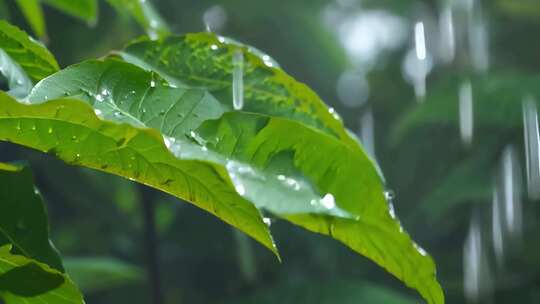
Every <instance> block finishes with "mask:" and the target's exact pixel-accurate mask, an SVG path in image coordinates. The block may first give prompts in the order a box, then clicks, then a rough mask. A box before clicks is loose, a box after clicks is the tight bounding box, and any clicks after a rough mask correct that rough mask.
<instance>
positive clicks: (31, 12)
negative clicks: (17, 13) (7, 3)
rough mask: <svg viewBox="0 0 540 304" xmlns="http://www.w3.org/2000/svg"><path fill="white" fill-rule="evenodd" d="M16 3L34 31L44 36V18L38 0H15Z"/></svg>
mask: <svg viewBox="0 0 540 304" xmlns="http://www.w3.org/2000/svg"><path fill="white" fill-rule="evenodd" d="M17 4H18V5H19V8H20V9H21V11H22V13H23V15H24V17H25V18H26V20H27V21H28V23H29V24H30V26H31V27H32V30H33V31H34V33H36V35H38V36H39V37H43V36H45V34H46V30H45V18H44V17H43V10H42V8H41V4H40V3H39V0H17Z"/></svg>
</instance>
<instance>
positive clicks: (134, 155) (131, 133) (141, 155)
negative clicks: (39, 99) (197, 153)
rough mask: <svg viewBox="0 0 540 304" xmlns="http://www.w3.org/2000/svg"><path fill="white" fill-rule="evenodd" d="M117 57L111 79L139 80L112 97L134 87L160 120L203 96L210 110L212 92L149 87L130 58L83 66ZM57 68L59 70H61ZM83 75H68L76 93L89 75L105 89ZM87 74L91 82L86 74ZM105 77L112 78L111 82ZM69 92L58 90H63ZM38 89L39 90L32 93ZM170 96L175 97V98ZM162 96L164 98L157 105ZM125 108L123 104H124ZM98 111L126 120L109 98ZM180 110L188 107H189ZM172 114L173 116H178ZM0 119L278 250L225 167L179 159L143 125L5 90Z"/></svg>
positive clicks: (15, 136)
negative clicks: (22, 98) (24, 99)
mask: <svg viewBox="0 0 540 304" xmlns="http://www.w3.org/2000/svg"><path fill="white" fill-rule="evenodd" d="M114 64H122V66H121V67H123V68H124V69H123V70H121V71H120V73H118V72H119V71H118V70H116V71H114V70H113V71H112V72H113V74H112V76H113V79H115V80H117V81H118V80H121V79H122V78H123V79H127V78H124V76H130V75H131V76H133V78H132V79H130V80H129V81H128V82H126V83H123V84H124V85H126V84H129V83H130V82H132V81H133V80H135V82H134V83H133V82H132V84H134V85H135V86H133V87H132V86H129V87H128V89H127V91H124V90H116V91H114V90H111V91H109V92H115V96H114V97H115V98H116V97H120V96H124V98H125V97H126V95H123V94H127V93H129V95H127V97H129V99H128V101H130V102H129V104H131V103H132V102H137V100H138V101H141V100H142V98H143V96H146V95H147V97H144V98H145V100H146V101H151V102H152V107H148V108H147V110H146V113H147V114H146V115H152V117H153V118H155V119H156V120H153V123H155V124H157V125H159V124H161V121H163V119H161V120H159V117H160V116H159V113H161V110H160V109H167V108H169V107H170V106H171V105H177V106H179V107H180V108H182V107H187V110H188V111H189V109H191V108H194V107H193V106H196V104H197V103H200V104H202V105H203V106H200V107H199V110H200V111H205V109H206V107H205V106H204V104H205V103H206V104H208V103H212V102H213V101H212V99H211V96H209V95H206V94H205V93H204V92H200V91H196V90H194V91H186V90H183V89H174V88H170V87H165V86H163V84H162V82H161V81H159V80H157V79H156V80H155V81H156V88H155V89H150V88H149V83H150V81H151V79H152V77H153V76H152V75H151V74H150V73H144V72H143V71H141V70H139V69H138V68H136V67H132V66H130V65H129V64H125V63H115V62H112V61H109V62H107V63H99V62H89V63H86V64H84V65H83V68H88V67H90V68H92V66H96V67H97V68H99V69H101V68H103V67H106V66H107V65H114ZM74 69H77V67H73V68H71V69H67V70H65V71H64V72H65V73H70V71H73V70H74ZM75 71H76V70H75ZM59 75H60V76H62V74H59ZM83 76H85V77H86V79H79V78H72V79H71V80H73V84H74V85H75V84H76V87H75V88H76V92H77V93H80V92H81V89H79V85H81V84H83V85H84V83H85V82H86V83H87V84H88V85H89V86H92V85H93V88H92V90H93V91H92V92H95V95H94V96H98V95H99V94H100V93H103V89H104V88H105V87H97V86H96V85H97V82H98V80H99V78H106V77H102V76H101V75H99V74H94V75H83ZM89 76H91V78H92V80H93V83H92V82H90V79H88V77H89ZM119 76H120V78H119ZM67 79H69V78H67ZM141 82H142V83H141ZM46 83H47V82H45V84H46ZM104 83H105V84H106V85H109V84H107V82H104ZM142 84H144V85H142ZM43 85H44V83H42V86H43ZM66 89H67V87H66ZM132 90H135V94H131V91H132ZM46 91H49V92H50V94H51V95H49V96H51V97H52V96H54V95H55V94H56V93H59V92H60V91H57V92H56V93H55V92H53V90H52V88H51V89H50V90H49V89H47V90H46ZM37 92H39V89H38V91H37ZM64 92H65V91H63V90H62V91H61V93H62V94H64ZM117 94H120V95H117ZM184 94H185V97H184V98H185V99H187V97H190V96H191V97H190V98H192V99H191V100H188V101H187V102H189V103H191V106H190V104H189V103H186V104H182V103H180V102H179V101H182V96H183V95H184ZM36 96H37V95H36V94H34V98H35V97H36ZM101 96H102V97H103V95H101ZM167 96H168V98H166V97H167ZM171 97H174V98H172V99H171ZM94 101H95V100H94ZM160 101H162V102H166V103H167V104H161V105H160V103H159V102H160ZM103 104H105V103H103ZM124 106H129V105H128V102H125V103H124ZM122 109H124V110H125V108H122ZM135 109H137V107H135ZM171 109H172V108H171ZM96 110H98V111H102V113H103V114H105V115H107V117H108V119H110V120H112V121H115V122H122V121H123V120H124V118H123V117H122V116H123V114H122V113H124V112H121V113H119V112H120V111H119V110H112V111H111V110H110V109H107V106H105V105H104V106H102V107H101V110H99V109H96ZM140 110H141V111H143V108H142V107H141V109H140ZM176 111H179V109H178V108H177V110H175V111H173V112H172V113H174V115H176V113H177V112H176ZM183 111H186V108H184V109H183ZM191 113H192V115H191V117H190V118H186V119H185V120H184V122H185V124H189V123H196V121H197V118H196V117H195V115H198V113H200V112H198V111H192V112H191ZM164 114H165V113H164ZM149 117H150V116H149ZM174 117H175V119H176V116H174ZM0 125H1V127H0V140H6V141H12V142H14V143H18V144H22V145H25V146H29V147H32V148H35V149H38V150H41V151H45V152H51V153H55V154H56V155H57V156H58V157H59V158H60V159H62V160H64V161H66V162H68V163H71V164H77V165H81V166H85V167H89V168H94V169H98V170H102V171H105V172H109V173H113V174H116V175H120V176H124V177H126V178H130V179H132V180H135V181H139V182H141V183H143V184H146V185H149V186H152V187H154V188H156V189H160V190H162V191H164V192H167V193H170V194H172V195H175V196H177V197H181V198H184V199H186V200H187V201H190V202H192V203H194V204H195V205H197V206H198V207H200V208H202V209H204V210H207V211H208V212H210V213H212V214H214V215H216V216H218V217H219V218H221V219H223V220H224V221H225V222H227V223H229V224H231V225H233V226H235V227H237V228H238V229H240V230H242V231H244V232H245V233H247V234H248V235H250V236H251V237H253V238H254V239H256V240H257V241H259V242H261V243H262V244H264V245H265V246H267V247H268V248H269V249H270V250H272V251H273V252H275V253H276V254H277V251H276V248H275V245H274V244H273V241H272V238H271V236H270V234H269V231H268V227H267V226H266V225H265V224H264V222H263V220H262V218H261V216H260V213H259V211H258V210H257V209H256V208H255V207H254V206H253V205H252V204H251V203H249V202H248V201H246V200H245V199H243V198H242V197H240V196H239V195H238V194H237V193H236V192H235V191H234V188H233V187H232V183H231V181H230V179H229V177H228V175H227V171H226V170H225V168H223V167H221V166H219V165H215V164H212V163H209V162H205V161H197V160H181V159H178V158H176V157H174V156H173V155H172V154H171V153H170V152H169V150H168V149H167V147H166V146H165V144H164V142H163V135H161V134H159V133H158V132H157V131H156V130H147V129H143V130H141V129H137V128H134V127H132V126H129V125H125V124H124V125H118V124H117V123H112V122H109V121H104V120H102V119H100V118H98V117H97V116H96V115H95V113H94V109H93V108H91V107H89V106H88V105H87V104H85V103H82V102H80V101H75V100H56V101H51V102H47V103H45V104H42V105H33V106H28V105H23V104H20V103H18V102H16V101H15V100H13V99H12V98H10V97H9V96H8V95H5V94H3V93H0ZM169 131H170V130H169ZM169 134H170V133H169Z"/></svg>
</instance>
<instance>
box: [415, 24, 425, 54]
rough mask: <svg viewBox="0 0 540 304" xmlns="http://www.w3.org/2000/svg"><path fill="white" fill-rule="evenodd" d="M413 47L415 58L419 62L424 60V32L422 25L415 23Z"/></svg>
mask: <svg viewBox="0 0 540 304" xmlns="http://www.w3.org/2000/svg"><path fill="white" fill-rule="evenodd" d="M414 45H415V50H416V57H417V58H418V59H419V60H425V59H426V56H427V51H426V34H425V31H424V23H423V22H417V23H416V24H415V25H414Z"/></svg>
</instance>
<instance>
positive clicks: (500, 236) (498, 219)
mask: <svg viewBox="0 0 540 304" xmlns="http://www.w3.org/2000/svg"><path fill="white" fill-rule="evenodd" d="M499 191H500V190H499V188H498V187H497V183H495V187H494V188H493V197H492V205H491V208H492V209H491V226H492V227H491V228H492V237H493V249H494V250H495V258H496V260H497V265H498V266H499V267H502V264H503V260H504V232H503V226H504V223H503V219H502V216H501V206H500V205H501V200H500V199H499V197H500V193H499Z"/></svg>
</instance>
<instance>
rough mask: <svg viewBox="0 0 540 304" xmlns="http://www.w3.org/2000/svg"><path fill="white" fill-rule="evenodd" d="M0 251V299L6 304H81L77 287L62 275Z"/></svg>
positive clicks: (81, 300)
mask: <svg viewBox="0 0 540 304" xmlns="http://www.w3.org/2000/svg"><path fill="white" fill-rule="evenodd" d="M10 251H11V246H10V245H6V246H2V247H0V298H1V299H3V300H4V302H5V303H6V304H20V303H25V304H43V303H55V304H83V303H84V300H83V298H82V295H81V293H80V292H79V290H78V289H77V287H76V286H75V285H74V284H73V282H71V280H70V279H69V278H68V277H67V276H66V275H64V274H62V273H61V272H59V271H57V270H54V269H51V268H50V267H49V266H47V265H45V264H42V263H39V262H36V261H34V260H32V259H29V258H27V257H23V256H20V255H14V254H12V253H11V252H10Z"/></svg>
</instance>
